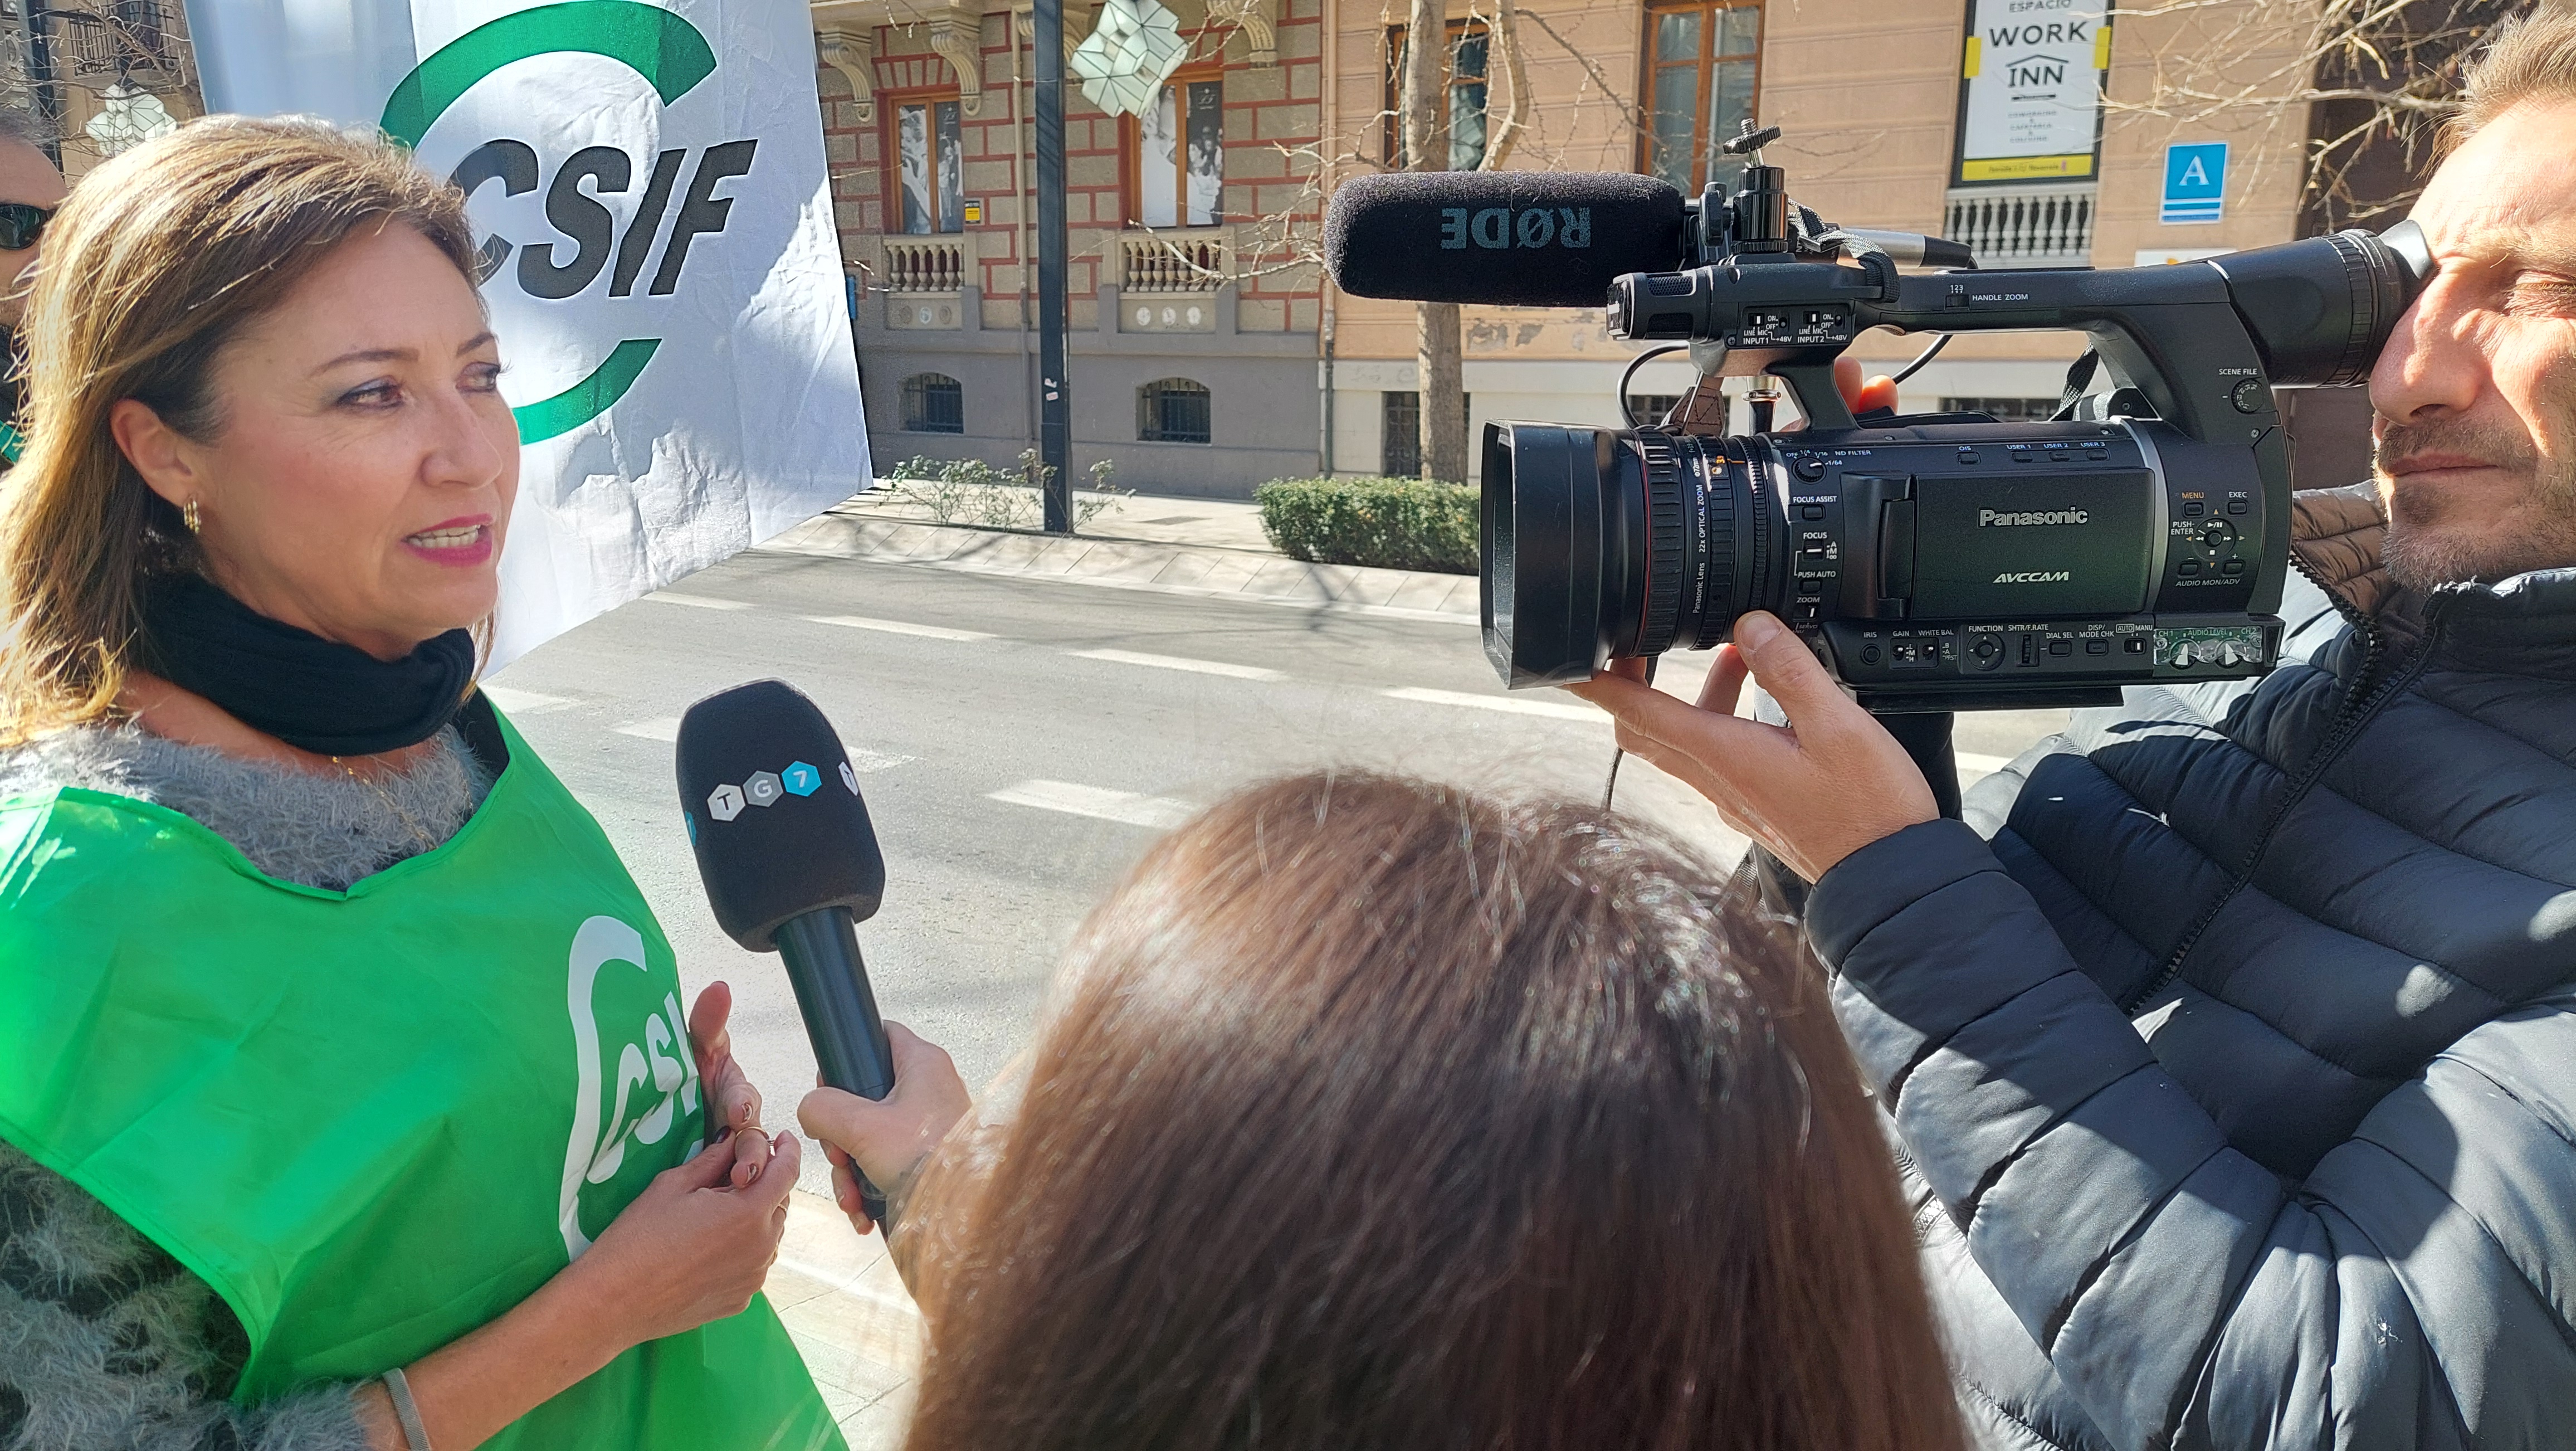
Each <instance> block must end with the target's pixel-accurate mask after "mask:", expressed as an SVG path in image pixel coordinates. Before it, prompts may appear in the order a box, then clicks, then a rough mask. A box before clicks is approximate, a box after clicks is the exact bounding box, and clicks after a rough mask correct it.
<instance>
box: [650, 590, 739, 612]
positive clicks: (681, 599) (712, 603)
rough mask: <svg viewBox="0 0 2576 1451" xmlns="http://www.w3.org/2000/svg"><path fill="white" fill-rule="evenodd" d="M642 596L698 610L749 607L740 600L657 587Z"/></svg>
mask: <svg viewBox="0 0 2576 1451" xmlns="http://www.w3.org/2000/svg"><path fill="white" fill-rule="evenodd" d="M644 598H646V599H648V600H651V601H652V602H653V603H655V604H657V605H687V606H689V607H690V608H691V609H698V610H747V609H750V608H751V606H749V605H747V604H744V603H743V602H742V601H740V600H719V599H710V598H708V597H707V596H705V595H684V594H677V593H674V592H673V591H670V590H667V589H657V590H655V591H653V592H652V593H651V594H648V595H646V596H644Z"/></svg>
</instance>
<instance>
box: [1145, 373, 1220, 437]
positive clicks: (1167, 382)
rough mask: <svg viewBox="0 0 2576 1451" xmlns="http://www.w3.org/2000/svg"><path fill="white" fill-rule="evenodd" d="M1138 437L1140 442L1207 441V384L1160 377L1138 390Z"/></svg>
mask: <svg viewBox="0 0 2576 1451" xmlns="http://www.w3.org/2000/svg"><path fill="white" fill-rule="evenodd" d="M1136 438H1137V441H1138V442H1141V443H1205V442H1207V441H1208V390H1207V386H1206V385H1205V384H1203V383H1193V382H1191V381H1190V380H1189V379H1187V378H1157V379H1155V380H1154V381H1153V382H1151V383H1148V384H1146V385H1145V386H1144V387H1142V388H1139V389H1137V390H1136Z"/></svg>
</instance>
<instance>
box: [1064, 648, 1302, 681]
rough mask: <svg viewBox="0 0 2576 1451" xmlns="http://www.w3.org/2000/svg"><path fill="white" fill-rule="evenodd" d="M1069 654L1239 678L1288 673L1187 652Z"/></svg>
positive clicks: (1279, 676) (1282, 676)
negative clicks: (1192, 654) (1193, 656)
mask: <svg viewBox="0 0 2576 1451" xmlns="http://www.w3.org/2000/svg"><path fill="white" fill-rule="evenodd" d="M1065 653H1066V654H1069V655H1072V656H1075V657H1076V658H1078V659H1083V660H1106V661H1108V662H1109V663H1110V664H1112V665H1150V666H1152V667H1154V668H1155V669H1157V670H1187V671H1191V672H1193V673H1195V674H1199V675H1228V676H1232V677H1233V678H1235V679H1237V680H1285V679H1287V678H1288V672H1286V671H1284V670H1267V669H1264V668H1262V667H1261V666H1258V665H1229V664H1227V663H1226V662H1224V661H1222V660H1193V659H1191V658H1189V657H1188V656H1186V655H1147V654H1144V653H1143V652H1141V651H1136V650H1068V651H1066V652H1065Z"/></svg>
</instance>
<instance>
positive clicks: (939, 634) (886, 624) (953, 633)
mask: <svg viewBox="0 0 2576 1451" xmlns="http://www.w3.org/2000/svg"><path fill="white" fill-rule="evenodd" d="M805 618H806V620H807V621H808V622H810V623H812V624H817V625H839V626H841V627H842V628H844V629H850V630H882V631H884V632H885V633H886V634H889V635H920V636H923V637H925V638H927V639H932V640H989V639H992V638H993V637H992V636H991V635H988V634H986V633H984V632H983V631H981V630H952V629H950V628H948V627H947V626H946V625H916V624H913V623H911V622H910V621H908V620H872V619H869V618H868V617H866V616H865V615H807V616H806V617H805Z"/></svg>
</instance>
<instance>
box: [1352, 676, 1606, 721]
mask: <svg viewBox="0 0 2576 1451" xmlns="http://www.w3.org/2000/svg"><path fill="white" fill-rule="evenodd" d="M1378 694H1380V695H1383V696H1385V697H1386V698H1388V699H1389V700H1414V701H1420V702H1422V703H1423V704H1425V705H1463V706H1468V707H1470V708H1472V709H1475V710H1503V711H1509V712H1511V713H1512V714H1514V715H1543V716H1547V717H1549V718H1550V719H1552V720H1586V721H1593V722H1596V723H1598V724H1601V725H1608V724H1609V723H1610V717H1609V716H1608V715H1606V714H1604V713H1603V712H1601V711H1598V710H1595V709H1593V708H1592V707H1591V706H1588V705H1559V704H1558V703H1557V702H1555V701H1552V700H1524V699H1522V698H1521V697H1519V696H1517V695H1469V694H1468V693H1467V692H1465V691H1463V690H1425V689H1423V688H1422V687H1420V686H1418V685H1408V686H1405V687H1404V688H1402V689H1400V690H1381V691H1379V692H1378Z"/></svg>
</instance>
